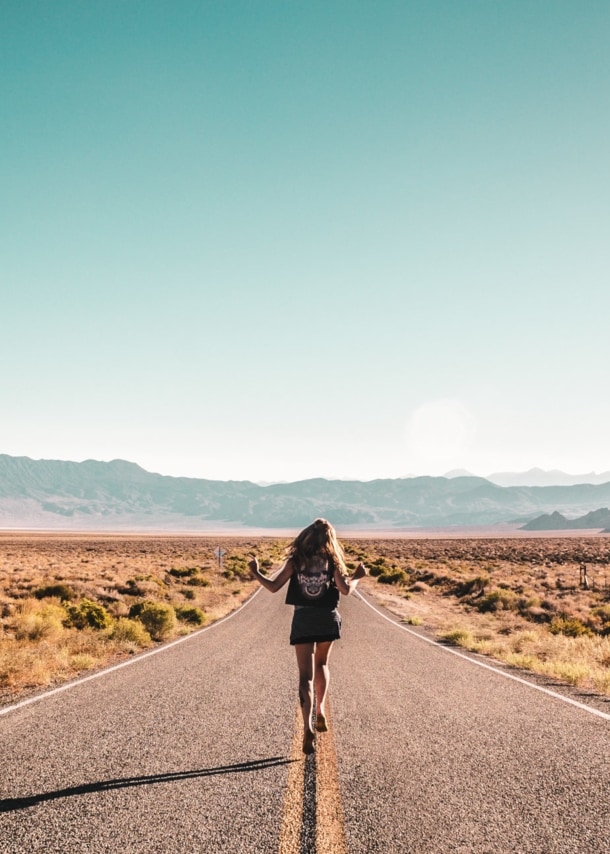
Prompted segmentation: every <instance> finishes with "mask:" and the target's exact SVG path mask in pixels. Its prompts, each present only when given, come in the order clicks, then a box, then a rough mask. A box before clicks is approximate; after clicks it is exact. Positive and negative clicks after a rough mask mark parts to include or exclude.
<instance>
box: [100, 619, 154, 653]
mask: <svg viewBox="0 0 610 854" xmlns="http://www.w3.org/2000/svg"><path fill="white" fill-rule="evenodd" d="M110 637H111V638H112V640H115V641H119V642H120V643H133V644H135V645H136V646H139V647H147V646H150V644H151V637H150V635H149V634H148V632H147V631H146V629H145V628H144V626H143V625H142V623H141V622H140V621H139V620H130V619H128V618H127V617H120V618H119V619H118V620H117V621H116V622H115V624H114V626H113V627H112V632H111V634H110Z"/></svg>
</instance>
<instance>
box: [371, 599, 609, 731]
mask: <svg viewBox="0 0 610 854" xmlns="http://www.w3.org/2000/svg"><path fill="white" fill-rule="evenodd" d="M355 593H356V594H357V595H358V597H359V598H360V599H361V600H362V601H363V602H364V604H365V605H368V607H369V608H370V609H371V610H372V611H374V612H375V613H376V614H378V615H379V616H380V617H382V618H383V619H384V620H387V621H388V623H391V624H392V625H393V626H395V627H396V628H397V629H401V630H402V631H403V632H408V634H410V635H413V637H416V638H418V640H421V641H424V642H425V643H429V644H431V645H432V646H436V647H438V648H439V649H442V650H443V652H449V653H451V655H457V657H458V658H463V659H464V660H465V661H469V662H470V663H471V664H476V666H477V667H483V668H484V669H485V670H491V671H492V673H497V674H498V675H499V676H504V678H505V679H512V680H513V682H520V683H521V684H522V685H526V686H527V687H528V688H533V689H534V690H536V691H541V692H542V693H543V694H548V695H549V696H550V697H555V699H557V700H561V701H562V702H563V703H569V704H570V705H571V706H576V707H577V708H578V709H582V710H583V711H585V712H589V714H591V715H597V716H598V717H600V718H603V719H604V720H605V721H610V715H609V714H607V713H606V712H601V711H600V710H599V709H594V708H593V707H592V706H587V705H586V704H585V703H579V702H578V700H572V698H571V697H564V695H563V694H558V693H557V692H556V691H551V689H550V688H543V687H542V685H536V684H535V682H529V681H528V680H527V679H522V678H521V677H520V676H515V675H514V674H512V673H506V671H504V670H499V669H498V668H497V667H493V665H491V664H486V663H485V662H484V661H478V660H477V659H476V658H471V657H470V656H469V655H464V653H463V652H458V651H457V649H452V648H451V647H450V646H445V645H444V644H442V643H439V642H438V641H435V640H432V639H431V638H427V637H424V635H420V634H418V633H417V632H414V631H413V629H408V628H407V627H406V626H402V625H401V624H400V623H397V622H396V620H392V619H391V618H390V617H388V616H387V615H386V614H383V613H382V612H381V611H379V610H378V609H377V608H375V606H374V605H371V603H370V602H368V601H367V600H366V599H365V598H364V596H363V595H362V594H361V593H360V591H359V590H356V591H355Z"/></svg>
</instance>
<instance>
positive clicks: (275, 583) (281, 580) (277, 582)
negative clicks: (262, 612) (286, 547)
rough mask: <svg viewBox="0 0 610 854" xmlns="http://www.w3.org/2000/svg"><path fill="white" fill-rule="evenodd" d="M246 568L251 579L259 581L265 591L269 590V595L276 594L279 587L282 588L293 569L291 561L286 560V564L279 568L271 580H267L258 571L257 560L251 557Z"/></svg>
mask: <svg viewBox="0 0 610 854" xmlns="http://www.w3.org/2000/svg"><path fill="white" fill-rule="evenodd" d="M248 567H249V569H250V574H251V575H252V577H253V578H256V580H257V581H259V582H260V583H261V584H262V585H263V587H264V588H265V589H266V590H269V592H270V593H277V591H278V590H279V589H280V587H283V586H284V584H286V582H287V581H288V579H289V578H290V576H291V575H292V570H293V568H294V567H293V563H292V560H291V559H290V558H288V560H287V561H286V563H285V564H284V565H283V566H281V567H280V569H279V570H278V572H276V574H275V575H274V576H273V577H272V578H268V577H267V576H266V575H263V573H262V572H261V571H260V569H259V566H258V560H257V558H255V557H253V558H252V560H251V561H250V562H249V563H248Z"/></svg>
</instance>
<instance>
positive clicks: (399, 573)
mask: <svg viewBox="0 0 610 854" xmlns="http://www.w3.org/2000/svg"><path fill="white" fill-rule="evenodd" d="M408 580H409V576H408V575H407V573H406V572H405V571H404V569H395V570H389V571H385V572H382V573H381V575H378V576H377V582H378V583H379V584H406V583H407V582H408Z"/></svg>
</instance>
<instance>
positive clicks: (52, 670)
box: [0, 534, 282, 702]
mask: <svg viewBox="0 0 610 854" xmlns="http://www.w3.org/2000/svg"><path fill="white" fill-rule="evenodd" d="M219 543H220V544H221V545H222V547H223V548H224V549H225V551H226V555H225V556H224V558H223V565H222V567H220V566H219V565H218V560H217V558H216V557H215V555H214V550H215V549H216V547H217V546H218V545H219ZM253 548H256V550H257V553H258V554H259V556H260V557H262V559H263V560H264V561H267V562H274V561H275V562H277V561H278V560H279V558H280V557H281V553H282V552H281V546H280V545H279V544H278V543H277V542H275V541H273V540H268V541H267V540H266V541H264V542H263V543H261V542H259V541H258V540H248V539H245V538H239V539H238V538H235V539H226V538H224V539H220V540H219V539H217V538H214V539H209V538H203V537H168V536H157V537H155V536H139V537H138V536H106V535H42V534H40V535H16V534H1V535H0V702H8V701H10V700H12V699H15V698H16V697H18V696H19V695H20V694H22V693H23V692H25V691H28V690H31V689H36V688H40V687H43V686H48V685H55V684H58V683H60V682H62V681H65V680H66V679H70V678H73V677H74V676H77V675H78V674H80V673H83V672H85V671H87V670H91V669H93V668H99V667H103V666H105V665H107V664H110V663H113V662H114V661H117V660H120V659H121V658H125V657H126V656H129V655H132V654H134V653H136V652H139V651H140V650H142V649H146V648H147V647H150V646H152V645H154V644H155V643H157V642H161V641H165V640H168V639H170V638H171V637H175V636H177V635H181V634H187V633H189V632H192V631H194V630H196V629H197V628H200V627H201V625H204V624H207V623H210V622H213V621H214V620H217V619H219V618H220V617H223V616H225V615H226V614H227V613H229V611H232V610H233V609H234V608H236V607H237V606H238V605H240V604H241V603H242V602H243V601H244V599H246V598H247V596H248V595H249V594H250V593H251V592H252V590H253V589H254V587H255V582H253V581H252V580H251V579H250V576H249V573H248V570H247V565H246V557H247V555H248V553H249V552H250V551H252V549H253ZM143 603H149V604H148V605H147V606H146V607H144V609H143V608H142V606H143ZM150 603H152V604H150ZM138 610H140V611H142V610H144V614H140V615H137V614H135V613H134V611H135V612H137V611H138ZM151 614H152V617H151ZM139 617H142V619H140V618H139Z"/></svg>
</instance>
